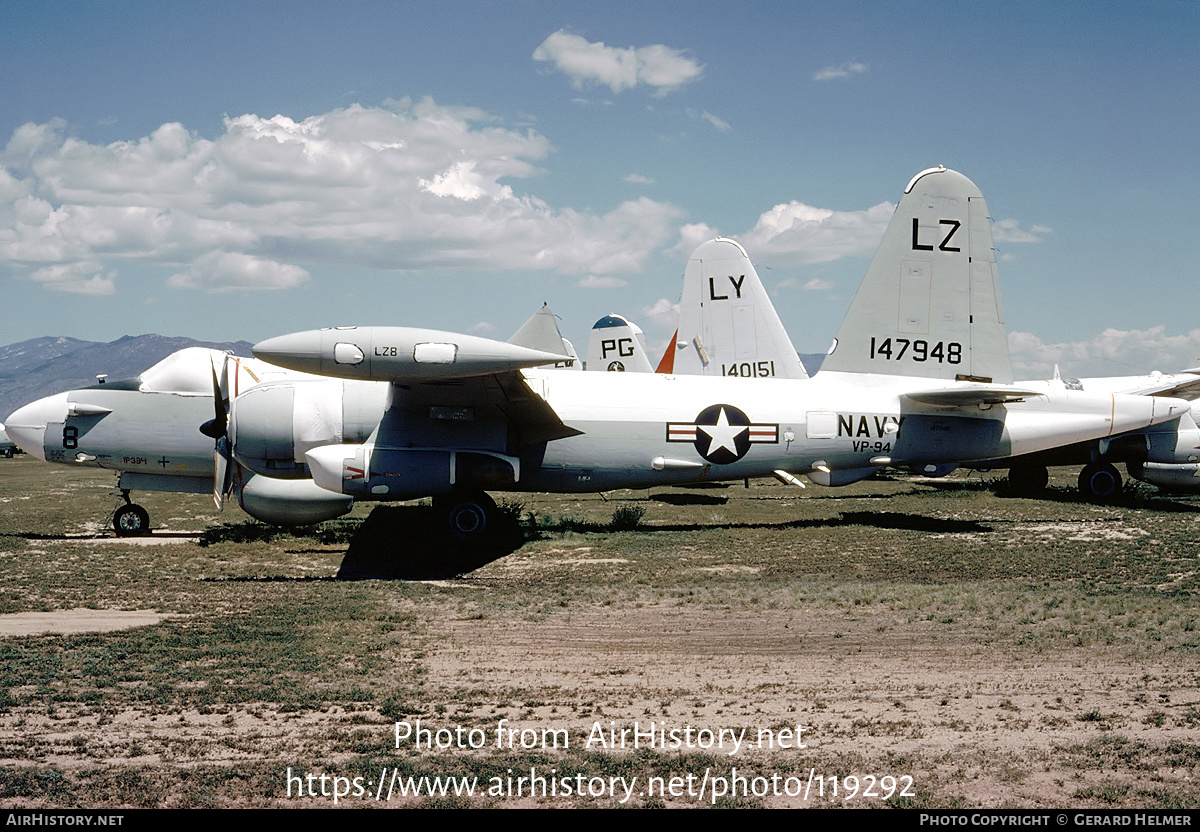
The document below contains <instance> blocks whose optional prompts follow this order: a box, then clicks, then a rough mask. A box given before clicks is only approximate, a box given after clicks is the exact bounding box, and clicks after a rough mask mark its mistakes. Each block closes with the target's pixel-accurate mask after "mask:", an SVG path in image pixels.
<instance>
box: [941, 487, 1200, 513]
mask: <svg viewBox="0 0 1200 832" xmlns="http://www.w3.org/2000/svg"><path fill="white" fill-rule="evenodd" d="M921 485H923V486H925V487H927V488H932V489H934V490H936V491H940V492H963V491H990V492H992V493H993V494H995V495H996V496H997V497H999V498H1000V499H1004V500H1020V499H1027V500H1035V501H1037V502H1043V503H1059V504H1074V505H1103V506H1111V507H1113V508H1137V509H1145V510H1146V511H1161V512H1167V513H1172V512H1173V513H1182V514H1194V513H1196V512H1200V505H1197V504H1196V503H1194V502H1190V501H1188V500H1187V499H1186V498H1187V497H1189V496H1194V495H1188V494H1183V495H1181V494H1171V493H1170V492H1167V491H1162V490H1160V491H1158V492H1157V493H1154V494H1146V493H1144V487H1143V489H1142V490H1139V489H1138V488H1137V487H1136V486H1135V487H1133V488H1126V489H1125V490H1124V491H1122V492H1121V493H1120V494H1118V495H1116V496H1115V497H1112V498H1110V499H1107V500H1103V501H1098V500H1089V499H1088V498H1087V497H1085V496H1084V495H1083V494H1081V493H1080V492H1079V491H1078V490H1077V489H1074V488H1059V487H1049V488H1045V489H1043V490H1042V491H1040V492H1038V493H1037V494H1029V493H1026V492H1023V491H1020V490H1018V489H1015V488H1012V487H1011V486H1009V485H1008V484H1007V483H999V484H997V485H991V486H988V485H986V484H980V483H979V482H971V481H968V482H923V483H921ZM1180 497H1184V498H1185V499H1184V501H1180Z"/></svg>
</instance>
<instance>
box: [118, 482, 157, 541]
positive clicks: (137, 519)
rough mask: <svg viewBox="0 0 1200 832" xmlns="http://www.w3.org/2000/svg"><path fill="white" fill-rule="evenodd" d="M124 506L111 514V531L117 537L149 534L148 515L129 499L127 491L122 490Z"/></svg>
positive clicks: (125, 489)
mask: <svg viewBox="0 0 1200 832" xmlns="http://www.w3.org/2000/svg"><path fill="white" fill-rule="evenodd" d="M121 496H122V497H124V498H125V505H123V506H121V507H120V508H118V509H117V510H116V511H114V512H113V518H112V524H113V531H115V532H116V533H117V537H141V536H143V535H147V534H150V513H149V512H148V511H146V509H144V508H142V507H141V506H139V505H138V504H137V503H134V502H131V501H130V499H129V489H127V488H122V489H121Z"/></svg>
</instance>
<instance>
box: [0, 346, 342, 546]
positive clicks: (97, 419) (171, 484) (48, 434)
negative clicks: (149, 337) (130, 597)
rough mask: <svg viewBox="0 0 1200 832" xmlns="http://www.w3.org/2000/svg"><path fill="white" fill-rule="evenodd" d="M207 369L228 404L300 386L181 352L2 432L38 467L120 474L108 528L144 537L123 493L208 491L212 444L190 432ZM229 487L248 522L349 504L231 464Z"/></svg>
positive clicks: (59, 400) (231, 362) (19, 417)
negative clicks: (261, 390)
mask: <svg viewBox="0 0 1200 832" xmlns="http://www.w3.org/2000/svg"><path fill="white" fill-rule="evenodd" d="M214 368H221V370H222V376H223V387H224V390H225V395H229V396H234V397H236V396H237V395H238V394H239V393H240V392H241V391H242V390H244V389H246V388H248V387H251V386H253V385H256V384H261V383H266V384H270V383H272V382H273V381H278V380H281V379H285V378H287V379H291V380H299V379H300V378H301V377H300V376H299V374H297V373H293V372H289V371H286V370H283V369H281V368H279V367H271V366H269V365H267V364H265V363H264V362H262V361H258V360H256V359H253V358H234V357H230V356H227V355H226V354H225V353H223V352H219V351H217V350H209V349H204V348H201V347H190V348H188V349H185V350H180V351H179V352H176V353H173V354H172V355H170V356H168V357H167V358H165V359H163V360H162V361H160V362H159V363H157V364H155V365H154V366H153V367H151V368H150V369H149V370H147V371H146V372H144V373H142V374H141V375H140V376H138V377H137V378H133V379H127V380H123V381H112V382H107V383H105V384H96V385H93V386H91V387H86V388H83V389H80V390H71V391H68V392H66V393H59V394H57V395H54V396H47V397H46V398H44V399H39V400H38V401H36V402H33V403H32V404H28V405H25V406H24V407H22V408H19V409H18V410H16V411H15V412H14V413H13V414H12V416H10V417H9V420H8V429H9V431H11V433H12V438H13V439H14V440H15V441H16V442H17V444H18V445H19V446H20V447H21V449H22V450H24V451H25V452H26V453H28V454H30V455H32V456H35V457H37V458H38V459H42V460H45V461H47V462H60V463H65V464H70V465H77V466H82V467H89V468H104V469H108V470H112V471H118V472H120V477H119V478H118V483H117V487H118V488H119V489H120V491H121V494H122V496H123V497H124V499H125V504H124V505H123V506H121V507H120V508H119V509H117V511H116V512H115V513H114V515H113V527H114V529H115V530H116V532H117V533H118V534H121V535H135V534H145V533H146V532H148V531H149V529H150V516H149V514H148V513H147V512H146V510H145V509H144V508H143V507H142V506H140V505H137V504H136V503H133V502H132V501H131V500H130V497H129V495H130V492H131V491H135V490H136V491H170V492H176V493H185V494H189V493H190V494H212V493H213V478H214V463H213V460H214V453H213V440H212V439H211V438H206V437H205V436H204V435H203V434H202V433H201V432H200V430H198V428H199V427H200V426H201V425H202V424H204V423H205V422H206V421H209V420H212V419H213V417H214V412H216V410H215V407H214V401H213V399H214V396H213V381H212V379H213V375H214ZM228 486H229V487H228V490H231V491H234V492H235V493H236V496H237V499H238V502H239V504H240V505H241V506H242V508H243V509H245V510H246V512H247V513H248V514H250V515H251V516H252V517H257V518H258V519H260V520H264V521H266V522H269V523H276V524H285V525H286V524H296V523H313V522H317V521H318V520H326V519H329V518H332V517H337V516H339V515H341V514H344V513H346V512H347V511H349V510H350V507H351V506H352V505H353V500H351V499H350V498H348V497H345V496H342V495H337V494H331V493H330V492H329V491H327V490H324V489H321V488H318V487H317V486H316V485H315V484H314V483H313V482H312V481H311V480H282V479H273V478H270V477H263V476H258V475H254V474H247V473H246V472H243V471H241V470H240V469H238V468H237V467H236V466H235V467H234V468H233V469H232V470H231V471H230V482H229V484H228Z"/></svg>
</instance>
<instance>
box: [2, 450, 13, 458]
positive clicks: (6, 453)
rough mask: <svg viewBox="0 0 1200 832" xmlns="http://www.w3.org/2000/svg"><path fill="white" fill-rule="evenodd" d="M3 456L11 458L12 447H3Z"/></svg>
mask: <svg viewBox="0 0 1200 832" xmlns="http://www.w3.org/2000/svg"><path fill="white" fill-rule="evenodd" d="M4 458H5V459H12V458H13V449H12V448H5V449H4Z"/></svg>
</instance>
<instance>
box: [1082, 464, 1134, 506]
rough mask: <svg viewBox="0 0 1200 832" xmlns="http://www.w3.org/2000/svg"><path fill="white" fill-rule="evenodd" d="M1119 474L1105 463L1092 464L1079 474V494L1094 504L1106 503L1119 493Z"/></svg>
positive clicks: (1120, 484)
mask: <svg viewBox="0 0 1200 832" xmlns="http://www.w3.org/2000/svg"><path fill="white" fill-rule="evenodd" d="M1123 485H1124V483H1123V482H1122V480H1121V474H1120V472H1119V471H1117V469H1116V468H1114V467H1113V466H1111V465H1109V464H1108V463H1107V462H1093V463H1092V464H1091V465H1088V466H1087V467H1086V468H1084V469H1083V470H1082V471H1080V472H1079V493H1080V494H1082V495H1083V496H1084V497H1086V498H1087V499H1089V500H1092V501H1094V502H1106V501H1108V500H1112V499H1114V498H1115V497H1116V496H1117V495H1118V494H1120V493H1121V487H1122V486H1123Z"/></svg>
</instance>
